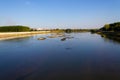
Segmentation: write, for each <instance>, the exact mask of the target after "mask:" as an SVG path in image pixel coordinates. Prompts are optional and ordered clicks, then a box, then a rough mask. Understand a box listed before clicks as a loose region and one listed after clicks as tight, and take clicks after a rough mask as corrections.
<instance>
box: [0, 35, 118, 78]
mask: <svg viewBox="0 0 120 80" xmlns="http://www.w3.org/2000/svg"><path fill="white" fill-rule="evenodd" d="M51 35H53V34H40V35H35V36H32V37H25V38H16V39H9V40H2V41H0V80H120V43H119V41H115V40H111V39H108V38H103V37H101V36H100V35H97V34H91V33H69V34H65V36H67V37H68V38H63V37H54V38H49V36H51ZM40 37H45V38H46V39H45V40H38V38H40ZM62 38H63V39H62Z"/></svg>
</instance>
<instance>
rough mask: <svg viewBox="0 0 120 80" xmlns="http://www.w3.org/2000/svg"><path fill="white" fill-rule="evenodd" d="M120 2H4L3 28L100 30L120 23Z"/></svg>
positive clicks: (0, 18) (0, 8) (0, 13)
mask: <svg viewBox="0 0 120 80" xmlns="http://www.w3.org/2000/svg"><path fill="white" fill-rule="evenodd" d="M119 4H120V0H0V26H5V25H25V26H30V27H35V28H37V27H42V28H99V27H102V26H103V25H104V24H106V23H113V22H119V21H120V10H119V8H120V5H119Z"/></svg>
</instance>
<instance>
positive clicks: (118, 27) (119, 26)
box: [100, 22, 120, 32]
mask: <svg viewBox="0 0 120 80" xmlns="http://www.w3.org/2000/svg"><path fill="white" fill-rule="evenodd" d="M100 30H101V31H111V32H119V31H120V22H116V23H112V24H106V25H105V26H104V27H102V28H101V29H100Z"/></svg>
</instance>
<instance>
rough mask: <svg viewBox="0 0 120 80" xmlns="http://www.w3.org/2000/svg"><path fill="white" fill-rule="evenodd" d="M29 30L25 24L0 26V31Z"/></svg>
mask: <svg viewBox="0 0 120 80" xmlns="http://www.w3.org/2000/svg"><path fill="white" fill-rule="evenodd" d="M25 31H30V28H29V27H26V26H1V27H0V32H25Z"/></svg>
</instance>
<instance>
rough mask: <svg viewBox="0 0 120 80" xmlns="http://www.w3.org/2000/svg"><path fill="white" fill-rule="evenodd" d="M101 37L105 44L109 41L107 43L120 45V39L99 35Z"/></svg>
mask: <svg viewBox="0 0 120 80" xmlns="http://www.w3.org/2000/svg"><path fill="white" fill-rule="evenodd" d="M101 37H102V38H103V39H104V40H105V41H107V42H108V41H109V42H112V43H116V44H120V37H116V36H107V35H105V34H103V35H101Z"/></svg>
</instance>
